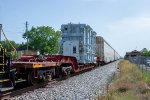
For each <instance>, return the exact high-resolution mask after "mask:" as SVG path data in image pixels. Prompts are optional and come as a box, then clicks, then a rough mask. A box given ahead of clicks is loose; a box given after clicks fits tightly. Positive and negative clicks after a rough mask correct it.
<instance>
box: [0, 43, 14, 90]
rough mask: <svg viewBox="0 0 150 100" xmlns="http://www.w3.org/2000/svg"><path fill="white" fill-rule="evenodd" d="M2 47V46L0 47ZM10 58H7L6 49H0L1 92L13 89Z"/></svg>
mask: <svg viewBox="0 0 150 100" xmlns="http://www.w3.org/2000/svg"><path fill="white" fill-rule="evenodd" d="M0 46H1V45H0ZM10 62H11V61H10V57H6V55H5V49H4V48H3V47H2V46H1V47H0V92H5V91H8V90H11V89H13V82H12V75H13V74H11V73H12V71H11V69H10Z"/></svg>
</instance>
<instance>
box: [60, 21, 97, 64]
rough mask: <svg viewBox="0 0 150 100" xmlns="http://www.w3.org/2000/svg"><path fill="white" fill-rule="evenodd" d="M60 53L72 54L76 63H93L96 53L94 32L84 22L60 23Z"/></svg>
mask: <svg viewBox="0 0 150 100" xmlns="http://www.w3.org/2000/svg"><path fill="white" fill-rule="evenodd" d="M61 31H62V40H61V50H60V51H61V52H60V54H62V55H65V56H74V57H76V58H77V60H78V63H93V62H94V57H95V54H96V32H94V31H93V29H92V28H91V27H90V26H89V25H86V24H72V23H69V24H63V25H61Z"/></svg>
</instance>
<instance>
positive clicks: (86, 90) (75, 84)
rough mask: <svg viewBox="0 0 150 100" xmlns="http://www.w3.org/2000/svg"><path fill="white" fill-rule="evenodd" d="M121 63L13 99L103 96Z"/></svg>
mask: <svg viewBox="0 0 150 100" xmlns="http://www.w3.org/2000/svg"><path fill="white" fill-rule="evenodd" d="M118 63H119V61H116V62H113V63H110V64H108V65H105V66H102V67H98V68H96V69H93V70H91V71H88V72H86V73H83V74H80V75H77V76H74V77H71V78H69V79H66V80H63V81H61V82H60V83H59V84H55V85H47V86H46V87H45V88H40V89H36V90H34V91H31V92H28V93H24V94H22V95H19V96H16V97H13V98H11V99H13V100H91V99H94V98H95V96H96V95H102V94H103V93H104V92H105V90H106V88H105V87H106V84H108V82H110V79H111V78H112V76H113V75H114V73H115V72H117V66H118Z"/></svg>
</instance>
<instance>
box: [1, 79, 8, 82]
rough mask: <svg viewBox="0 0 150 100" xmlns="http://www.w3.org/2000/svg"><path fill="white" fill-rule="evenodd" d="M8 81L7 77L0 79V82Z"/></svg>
mask: <svg viewBox="0 0 150 100" xmlns="http://www.w3.org/2000/svg"><path fill="white" fill-rule="evenodd" d="M6 81H9V79H4V80H0V82H6Z"/></svg>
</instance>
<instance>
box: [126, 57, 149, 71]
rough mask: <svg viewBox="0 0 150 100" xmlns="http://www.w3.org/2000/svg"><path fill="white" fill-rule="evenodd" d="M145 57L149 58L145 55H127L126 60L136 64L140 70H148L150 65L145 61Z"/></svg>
mask: <svg viewBox="0 0 150 100" xmlns="http://www.w3.org/2000/svg"><path fill="white" fill-rule="evenodd" d="M147 59H150V57H145V56H135V57H129V58H128V60H129V61H130V62H131V63H134V64H136V65H137V66H138V67H139V68H140V69H141V70H142V72H143V71H144V70H146V72H147V71H149V72H150V66H149V65H148V63H147V61H146V60H147Z"/></svg>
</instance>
